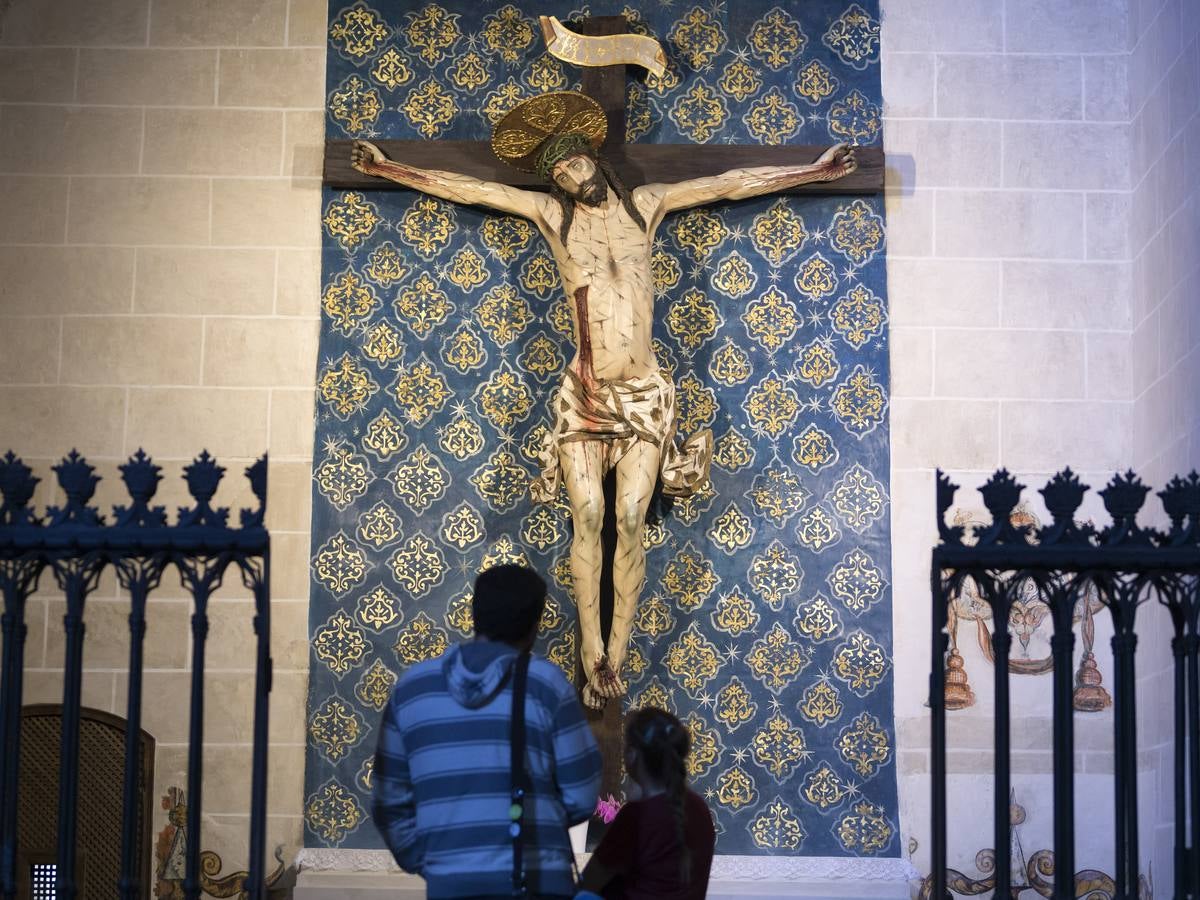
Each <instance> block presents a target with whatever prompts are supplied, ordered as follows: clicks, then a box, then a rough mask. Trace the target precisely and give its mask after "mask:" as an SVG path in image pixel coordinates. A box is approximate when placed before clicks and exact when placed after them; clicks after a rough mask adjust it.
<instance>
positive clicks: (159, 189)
mask: <svg viewBox="0 0 1200 900" xmlns="http://www.w3.org/2000/svg"><path fill="white" fill-rule="evenodd" d="M208 215H209V184H208V182H207V181H205V180H202V179H197V178H74V179H72V180H71V221H70V228H69V229H68V239H69V240H70V241H72V242H78V243H82V244H207V243H208V235H209V223H208Z"/></svg>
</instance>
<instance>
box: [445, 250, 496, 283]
mask: <svg viewBox="0 0 1200 900" xmlns="http://www.w3.org/2000/svg"><path fill="white" fill-rule="evenodd" d="M490 275H491V273H490V272H488V270H487V266H486V265H485V264H484V261H483V257H482V256H480V255H479V254H478V253H476V252H475V250H474V248H473V247H471V246H469V245H468V246H465V247H463V248H462V249H461V250H459V251H458V252H457V253H455V254H454V258H453V259H452V260H450V271H449V273H448V277H449V279H450V280H451V281H452V282H453V283H454V284H456V285H458V286H459V287H460V288H461V289H462V290H464V291H467V292H468V293H469V292H471V291H473V290H475V288H477V287H479V286H480V285H481V284H483V283H484V282H485V281H487V280H488V277H489V276H490Z"/></svg>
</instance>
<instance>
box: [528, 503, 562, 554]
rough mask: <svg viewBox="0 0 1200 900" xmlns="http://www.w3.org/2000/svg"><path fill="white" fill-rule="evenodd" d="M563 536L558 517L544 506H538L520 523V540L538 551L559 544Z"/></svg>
mask: <svg viewBox="0 0 1200 900" xmlns="http://www.w3.org/2000/svg"><path fill="white" fill-rule="evenodd" d="M565 536H566V535H565V533H564V532H563V529H562V526H561V525H560V523H559V521H558V516H556V515H555V514H554V512H553V511H552V510H551V509H550V508H549V507H547V506H544V505H540V504H539V505H538V506H537V507H535V508H534V510H533V512H531V513H530V514H529V515H527V516H526V517H525V519H524V520H523V521H522V522H521V540H523V541H524V542H525V543H526V544H528V545H529V546H531V547H537V548H538V549H539V550H545V549H546V548H547V547H553V546H555V545H556V544H559V543H561V542H562V540H563V538H564V537H565Z"/></svg>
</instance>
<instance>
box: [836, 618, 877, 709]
mask: <svg viewBox="0 0 1200 900" xmlns="http://www.w3.org/2000/svg"><path fill="white" fill-rule="evenodd" d="M887 669H888V659H887V655H886V654H885V653H884V651H883V647H881V646H880V645H879V644H878V643H877V642H876V641H875V639H874V638H873V637H871V636H870V635H869V634H867V633H866V632H865V631H855V632H854V633H853V634H851V635H850V637H849V638H848V639H847V640H846V641H845V642H844V643H842V644H839V645H838V648H837V652H836V653H834V656H833V671H834V674H836V675H837V677H838V678H840V679H841V680H842V681H844V682H846V684H847V686H848V687H849V688H850V690H851V691H853V692H854V693H855V694H857V695H858V696H859V697H865V696H867V694H869V693H871V691H873V690H875V688H877V687H879V683H880V682H881V681H883V676H884V675H885V674H887Z"/></svg>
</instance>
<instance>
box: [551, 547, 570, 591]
mask: <svg viewBox="0 0 1200 900" xmlns="http://www.w3.org/2000/svg"><path fill="white" fill-rule="evenodd" d="M550 577H551V578H553V579H554V583H555V584H557V585H558V586H559V587H560V588H562V589H563V590H564V591H566V592H567V594H568V595H570V596H574V590H575V586H574V585H573V584H572V583H571V557H570V556H569V555H566V554H564V555H563V556H560V557H559V558H558V559H556V560H555V561H554V565H553V566H551V567H550Z"/></svg>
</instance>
